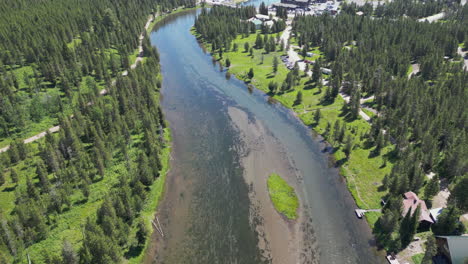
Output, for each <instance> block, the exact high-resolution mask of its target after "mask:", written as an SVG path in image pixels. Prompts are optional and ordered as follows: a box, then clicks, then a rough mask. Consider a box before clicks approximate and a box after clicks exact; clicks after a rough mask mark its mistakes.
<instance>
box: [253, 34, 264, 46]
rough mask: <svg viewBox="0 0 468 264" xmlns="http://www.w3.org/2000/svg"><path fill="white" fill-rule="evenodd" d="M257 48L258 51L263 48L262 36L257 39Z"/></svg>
mask: <svg viewBox="0 0 468 264" xmlns="http://www.w3.org/2000/svg"><path fill="white" fill-rule="evenodd" d="M255 48H256V49H261V48H263V39H262V36H260V34H257V38H256V39H255Z"/></svg>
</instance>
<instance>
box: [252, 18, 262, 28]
mask: <svg viewBox="0 0 468 264" xmlns="http://www.w3.org/2000/svg"><path fill="white" fill-rule="evenodd" d="M250 22H252V23H253V24H254V25H255V29H261V28H262V24H263V22H262V21H261V20H260V19H253V20H251V21H250Z"/></svg>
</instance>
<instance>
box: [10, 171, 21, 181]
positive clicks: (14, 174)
mask: <svg viewBox="0 0 468 264" xmlns="http://www.w3.org/2000/svg"><path fill="white" fill-rule="evenodd" d="M10 178H11V181H12V182H13V183H18V181H19V177H18V173H17V172H16V169H15V168H11V169H10Z"/></svg>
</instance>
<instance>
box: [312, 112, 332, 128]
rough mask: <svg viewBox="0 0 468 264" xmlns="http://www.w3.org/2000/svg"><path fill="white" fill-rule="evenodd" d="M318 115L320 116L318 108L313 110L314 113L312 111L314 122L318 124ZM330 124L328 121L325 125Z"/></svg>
mask: <svg viewBox="0 0 468 264" xmlns="http://www.w3.org/2000/svg"><path fill="white" fill-rule="evenodd" d="M320 117H321V114H320V109H317V110H315V113H314V121H315V123H316V124H317V125H318V123H319V122H320ZM329 126H330V123H328V125H327V127H329Z"/></svg>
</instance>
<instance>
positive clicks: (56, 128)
mask: <svg viewBox="0 0 468 264" xmlns="http://www.w3.org/2000/svg"><path fill="white" fill-rule="evenodd" d="M153 20H154V18H153V15H151V16H150V17H149V18H148V20H147V22H146V24H145V31H144V32H142V33H141V34H140V37H139V39H140V43H139V45H138V56H137V58H136V60H135V62H134V63H133V64H132V65H130V69H132V70H133V69H135V68H136V67H137V65H138V63H139V62H141V61H142V60H143V39H144V38H145V32H146V31H147V30H148V28H149V26H150V25H151V22H153ZM127 75H128V71H127V70H125V71H123V72H122V76H127ZM115 82H116V80H115V79H114V80H112V82H111V84H112V85H115ZM107 92H108V91H107V89H102V90H101V91H100V92H99V94H100V95H106V94H107ZM59 129H60V126H54V127H51V128H49V129H47V130H46V131H43V132H41V133H39V134H37V135H34V136H32V137H29V138H27V139H25V140H23V142H24V143H25V144H28V143H31V142H34V141H36V140H39V139H41V138H43V137H45V136H46V135H47V132H50V133H55V132H58V131H59ZM9 149H10V145H8V146H6V147H3V148H0V153H3V152H6V151H8V150H9Z"/></svg>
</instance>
